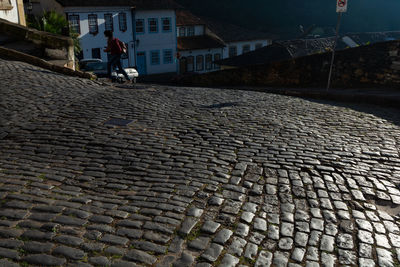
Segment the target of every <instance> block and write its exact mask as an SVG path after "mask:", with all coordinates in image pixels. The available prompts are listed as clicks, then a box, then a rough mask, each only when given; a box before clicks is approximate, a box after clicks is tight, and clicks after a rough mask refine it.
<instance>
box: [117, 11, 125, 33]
mask: <svg viewBox="0 0 400 267" xmlns="http://www.w3.org/2000/svg"><path fill="white" fill-rule="evenodd" d="M118 21H119V30H120V31H121V32H124V31H126V29H127V24H126V13H124V12H121V13H119V14H118Z"/></svg>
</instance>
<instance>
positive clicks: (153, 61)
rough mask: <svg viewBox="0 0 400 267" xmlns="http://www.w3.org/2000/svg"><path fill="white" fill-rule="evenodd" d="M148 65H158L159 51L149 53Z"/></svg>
mask: <svg viewBox="0 0 400 267" xmlns="http://www.w3.org/2000/svg"><path fill="white" fill-rule="evenodd" d="M150 63H151V65H160V51H159V50H153V51H150Z"/></svg>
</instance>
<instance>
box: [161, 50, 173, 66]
mask: <svg viewBox="0 0 400 267" xmlns="http://www.w3.org/2000/svg"><path fill="white" fill-rule="evenodd" d="M172 57H173V55H172V49H168V50H164V55H163V62H164V64H171V63H172V60H173V58H172Z"/></svg>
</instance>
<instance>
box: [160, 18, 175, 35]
mask: <svg viewBox="0 0 400 267" xmlns="http://www.w3.org/2000/svg"><path fill="white" fill-rule="evenodd" d="M161 23H162V32H171V31H172V26H171V18H162V19H161Z"/></svg>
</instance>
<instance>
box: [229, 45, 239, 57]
mask: <svg viewBox="0 0 400 267" xmlns="http://www.w3.org/2000/svg"><path fill="white" fill-rule="evenodd" d="M236 55H237V48H236V46H230V47H229V57H234V56H236Z"/></svg>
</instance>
